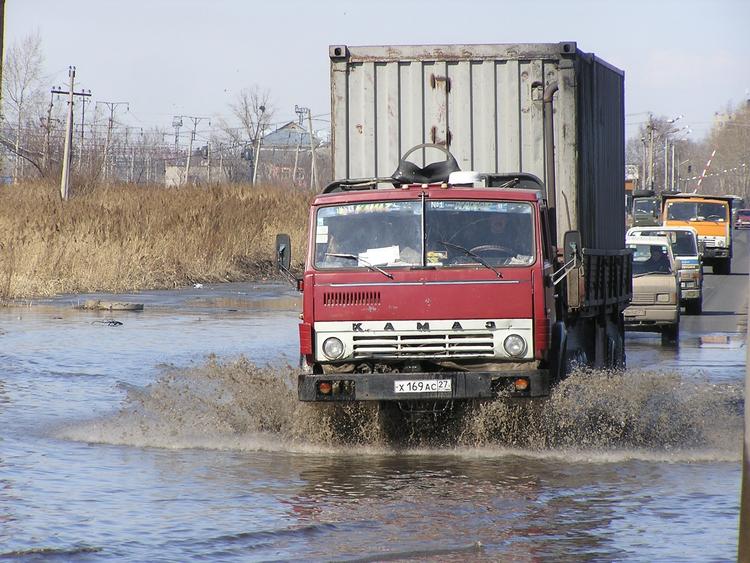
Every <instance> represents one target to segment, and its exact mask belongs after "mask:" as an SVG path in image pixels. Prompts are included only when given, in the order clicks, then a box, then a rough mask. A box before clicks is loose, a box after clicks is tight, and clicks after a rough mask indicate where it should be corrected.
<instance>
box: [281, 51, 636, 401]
mask: <svg viewBox="0 0 750 563" xmlns="http://www.w3.org/2000/svg"><path fill="white" fill-rule="evenodd" d="M329 54H330V60H331V104H332V108H331V109H332V150H333V163H334V173H335V174H336V176H337V178H338V179H337V180H335V181H334V182H332V183H331V184H330V185H329V186H327V187H326V188H325V189H324V190H323V192H322V193H320V194H319V195H317V196H316V197H315V199H314V201H313V202H312V205H311V208H310V216H309V238H308V244H307V248H306V249H305V250H304V273H303V275H302V276H301V277H300V278H295V277H294V276H293V274H292V272H291V271H290V264H291V262H292V256H291V248H290V243H289V237H288V236H286V235H279V236H278V237H277V245H276V253H277V258H278V263H279V266H280V268H281V270H282V271H283V272H285V273H286V274H287V275H288V276H289V277H290V278H291V279H293V280H294V281H295V283H296V284H297V287H298V289H299V290H300V291H301V292H302V294H303V309H302V314H301V322H300V325H299V337H300V353H301V357H302V360H303V364H304V369H303V370H302V373H300V375H299V381H298V394H299V399H300V400H302V401H318V402H352V401H378V402H380V403H381V406H382V405H385V406H387V407H393V406H394V405H397V406H398V409H400V411H401V412H405V413H425V412H433V413H434V412H442V411H444V410H445V409H446V408H449V407H450V405H451V404H453V403H456V402H461V401H474V400H485V399H487V400H492V399H496V398H498V397H511V398H514V397H525V398H531V397H543V396H545V395H547V394H548V393H549V392H550V388H551V387H552V386H553V385H554V384H555V383H556V382H558V381H560V380H561V379H562V378H563V377H565V375H566V373H568V371H569V370H570V368H571V367H572V366H574V365H582V366H585V365H591V366H599V367H620V366H623V365H624V361H625V350H624V323H623V314H622V313H623V310H624V309H625V307H627V305H628V303H629V301H630V298H631V293H632V290H631V254H630V252H629V251H628V250H626V249H625V244H624V243H625V232H624V230H625V221H624V218H625V198H624V186H623V182H622V170H623V167H624V112H623V73H622V72H621V71H619V70H617V69H616V68H614V67H612V66H610V65H608V64H607V63H605V62H603V61H601V60H600V59H598V58H596V57H595V56H593V55H591V54H587V53H584V52H582V51H580V50H579V49H578V48H577V46H576V44H575V43H569V42H568V43H559V44H557V43H556V44H513V45H432V46H382V47H351V46H346V45H335V46H331V47H330V53H329Z"/></svg>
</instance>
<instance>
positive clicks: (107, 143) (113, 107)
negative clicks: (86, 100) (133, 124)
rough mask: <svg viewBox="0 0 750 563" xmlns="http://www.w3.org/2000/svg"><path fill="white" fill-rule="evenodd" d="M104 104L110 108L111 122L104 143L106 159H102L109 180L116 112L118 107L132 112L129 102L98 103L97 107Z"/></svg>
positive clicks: (105, 174) (105, 175)
mask: <svg viewBox="0 0 750 563" xmlns="http://www.w3.org/2000/svg"><path fill="white" fill-rule="evenodd" d="M99 104H103V105H105V106H107V107H108V108H109V122H108V124H107V140H106V141H105V142H104V158H103V159H102V169H103V170H104V177H105V178H109V146H110V143H111V142H112V129H113V128H114V124H115V110H116V109H117V106H125V107H126V111H129V110H130V104H129V103H128V102H96V105H99Z"/></svg>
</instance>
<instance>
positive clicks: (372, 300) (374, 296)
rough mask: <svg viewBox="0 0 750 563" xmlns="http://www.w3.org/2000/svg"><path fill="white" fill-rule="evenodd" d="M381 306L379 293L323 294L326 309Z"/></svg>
mask: <svg viewBox="0 0 750 563" xmlns="http://www.w3.org/2000/svg"><path fill="white" fill-rule="evenodd" d="M367 305H380V292H379V291H332V292H326V293H324V294H323V306H325V307H351V306H367Z"/></svg>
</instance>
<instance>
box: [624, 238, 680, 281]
mask: <svg viewBox="0 0 750 563" xmlns="http://www.w3.org/2000/svg"><path fill="white" fill-rule="evenodd" d="M628 248H631V249H633V275H634V276H643V275H646V274H669V273H671V272H672V265H671V263H670V261H669V253H668V252H669V251H668V249H667V247H666V246H662V245H660V244H628Z"/></svg>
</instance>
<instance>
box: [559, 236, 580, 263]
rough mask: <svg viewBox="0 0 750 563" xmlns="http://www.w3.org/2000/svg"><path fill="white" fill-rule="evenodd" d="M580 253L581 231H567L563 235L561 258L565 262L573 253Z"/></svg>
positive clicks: (568, 260)
mask: <svg viewBox="0 0 750 563" xmlns="http://www.w3.org/2000/svg"><path fill="white" fill-rule="evenodd" d="M580 253H581V233H579V232H578V231H567V232H566V233H565V235H564V236H563V258H564V259H565V263H566V264H567V263H568V262H570V260H571V259H572V258H573V256H574V255H575V254H580Z"/></svg>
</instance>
